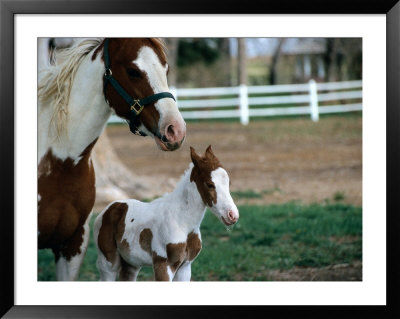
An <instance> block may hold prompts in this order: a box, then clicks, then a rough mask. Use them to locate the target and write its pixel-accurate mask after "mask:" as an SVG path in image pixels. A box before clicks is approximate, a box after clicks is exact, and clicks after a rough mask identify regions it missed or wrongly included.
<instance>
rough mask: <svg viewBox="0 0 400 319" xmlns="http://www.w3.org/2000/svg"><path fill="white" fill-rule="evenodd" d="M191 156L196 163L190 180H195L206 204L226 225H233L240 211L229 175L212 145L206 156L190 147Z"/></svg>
mask: <svg viewBox="0 0 400 319" xmlns="http://www.w3.org/2000/svg"><path fill="white" fill-rule="evenodd" d="M190 156H191V158H192V162H193V164H194V166H193V169H192V173H191V176H190V181H194V182H195V183H196V186H197V190H198V191H199V193H200V196H201V198H202V200H203V202H204V204H205V205H207V206H208V207H210V209H211V211H212V212H213V213H214V215H216V216H217V217H218V219H220V220H221V221H222V222H223V223H224V224H225V225H227V226H229V225H233V224H235V223H236V222H237V221H238V219H239V211H238V209H237V207H236V205H235V203H234V202H233V199H232V196H231V194H230V192H229V184H230V181H229V176H228V173H227V172H226V171H225V169H224V168H223V167H222V166H221V164H220V162H219V160H218V158H217V157H216V156H215V155H214V153H213V151H212V149H211V145H210V146H209V147H208V148H207V150H206V152H205V154H204V156H199V155H198V154H197V153H196V151H195V150H194V148H193V147H190Z"/></svg>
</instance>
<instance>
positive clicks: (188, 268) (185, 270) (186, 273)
mask: <svg viewBox="0 0 400 319" xmlns="http://www.w3.org/2000/svg"><path fill="white" fill-rule="evenodd" d="M191 276H192V263H190V262H187V261H186V262H184V263H183V264H182V265H181V266H180V267H179V269H178V270H177V271H176V274H175V276H174V281H190V278H191Z"/></svg>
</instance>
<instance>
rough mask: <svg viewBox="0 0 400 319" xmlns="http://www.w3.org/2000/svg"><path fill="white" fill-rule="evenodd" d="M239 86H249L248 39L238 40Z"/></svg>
mask: <svg viewBox="0 0 400 319" xmlns="http://www.w3.org/2000/svg"><path fill="white" fill-rule="evenodd" d="M238 82H239V83H238V84H239V85H240V84H247V57H246V39H245V38H238Z"/></svg>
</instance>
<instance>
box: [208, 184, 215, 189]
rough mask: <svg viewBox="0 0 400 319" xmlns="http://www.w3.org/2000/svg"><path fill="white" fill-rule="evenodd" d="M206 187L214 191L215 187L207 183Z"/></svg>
mask: <svg viewBox="0 0 400 319" xmlns="http://www.w3.org/2000/svg"><path fill="white" fill-rule="evenodd" d="M207 187H208V188H209V189H215V185H214V184H213V183H207Z"/></svg>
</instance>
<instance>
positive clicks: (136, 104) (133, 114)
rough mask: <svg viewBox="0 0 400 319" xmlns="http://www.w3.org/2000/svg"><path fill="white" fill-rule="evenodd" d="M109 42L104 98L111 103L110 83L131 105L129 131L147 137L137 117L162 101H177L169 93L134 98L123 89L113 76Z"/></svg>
mask: <svg viewBox="0 0 400 319" xmlns="http://www.w3.org/2000/svg"><path fill="white" fill-rule="evenodd" d="M108 41H109V39H105V40H104V66H105V72H104V87H103V92H104V98H105V99H106V102H107V103H109V102H108V100H107V97H106V88H107V84H108V82H110V84H111V85H112V86H113V87H114V89H115V90H116V91H117V93H118V94H119V95H120V96H121V97H122V98H123V99H124V100H125V101H126V103H128V105H130V112H129V129H130V130H131V132H132V133H133V134H136V135H140V136H146V135H147V134H146V133H144V132H142V131H140V130H139V129H138V128H137V126H136V120H137V117H138V115H139V114H140V113H141V112H142V110H143V108H144V107H145V106H146V105H149V104H151V103H154V102H157V101H158V100H160V99H164V98H171V99H173V100H174V101H175V98H174V96H173V95H172V94H171V93H169V92H161V93H156V94H153V95H150V96H148V97H145V98H143V99H134V98H132V97H131V96H130V95H129V94H128V93H127V92H126V91H125V90H124V89H123V88H122V86H121V85H120V84H119V83H118V81H117V80H116V79H115V78H114V77H113V76H112V71H111V61H110V55H109V53H108Z"/></svg>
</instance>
